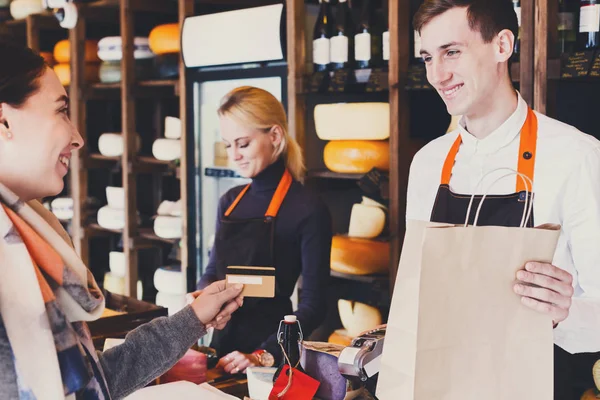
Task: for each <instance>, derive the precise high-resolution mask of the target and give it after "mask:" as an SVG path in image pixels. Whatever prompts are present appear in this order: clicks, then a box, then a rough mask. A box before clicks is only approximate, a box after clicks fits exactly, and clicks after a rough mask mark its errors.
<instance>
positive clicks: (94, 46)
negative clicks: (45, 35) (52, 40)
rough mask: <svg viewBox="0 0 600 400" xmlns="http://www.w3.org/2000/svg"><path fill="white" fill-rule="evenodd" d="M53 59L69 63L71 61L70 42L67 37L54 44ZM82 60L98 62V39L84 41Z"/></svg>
mask: <svg viewBox="0 0 600 400" xmlns="http://www.w3.org/2000/svg"><path fill="white" fill-rule="evenodd" d="M54 59H55V60H56V62H58V63H69V62H70V61H71V42H69V40H68V39H65V40H61V41H59V42H57V43H56V44H55V45H54ZM84 61H85V62H86V63H87V62H89V63H98V62H100V59H99V58H98V41H97V40H86V41H85V56H84Z"/></svg>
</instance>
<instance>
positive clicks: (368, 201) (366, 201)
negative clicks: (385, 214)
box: [361, 196, 387, 210]
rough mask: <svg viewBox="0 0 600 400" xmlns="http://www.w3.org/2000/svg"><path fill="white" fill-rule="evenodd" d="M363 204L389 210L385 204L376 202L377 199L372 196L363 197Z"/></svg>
mask: <svg viewBox="0 0 600 400" xmlns="http://www.w3.org/2000/svg"><path fill="white" fill-rule="evenodd" d="M361 204H364V205H365V206H370V207H379V208H381V209H382V210H387V207H386V206H384V205H383V204H380V203H378V202H376V201H375V200H373V199H370V198H368V197H366V196H363V197H362V203H361Z"/></svg>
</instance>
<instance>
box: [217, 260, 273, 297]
mask: <svg viewBox="0 0 600 400" xmlns="http://www.w3.org/2000/svg"><path fill="white" fill-rule="evenodd" d="M225 281H226V282H227V286H229V285H235V284H238V283H241V284H243V285H244V289H243V290H242V294H241V295H242V296H244V297H264V298H273V297H275V268H274V267H258V266H256V267H255V266H229V267H227V275H226V277H225Z"/></svg>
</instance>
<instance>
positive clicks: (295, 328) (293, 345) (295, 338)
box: [273, 315, 304, 382]
mask: <svg viewBox="0 0 600 400" xmlns="http://www.w3.org/2000/svg"><path fill="white" fill-rule="evenodd" d="M302 339H303V338H302V331H301V329H300V321H298V320H297V319H296V316H295V315H286V316H285V317H284V319H283V321H281V325H280V328H279V332H278V334H277V340H278V341H279V343H281V346H283V350H285V354H286V355H287V360H286V357H285V355H284V354H281V363H280V364H279V368H277V371H275V375H273V382H275V381H276V380H277V378H278V377H279V374H281V370H282V369H283V367H284V366H285V365H286V364H288V360H289V364H291V367H292V368H296V369H297V370H298V371H301V372H304V370H303V369H302V366H301V365H300V346H301V343H302ZM280 348H281V347H280Z"/></svg>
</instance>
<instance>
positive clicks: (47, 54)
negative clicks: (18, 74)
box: [40, 51, 54, 67]
mask: <svg viewBox="0 0 600 400" xmlns="http://www.w3.org/2000/svg"><path fill="white" fill-rule="evenodd" d="M40 56H42V58H43V59H44V61H45V62H46V64H48V65H49V66H50V67H52V66H53V65H54V56H53V55H52V53H51V52H49V51H40Z"/></svg>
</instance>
